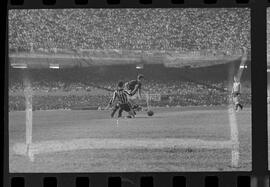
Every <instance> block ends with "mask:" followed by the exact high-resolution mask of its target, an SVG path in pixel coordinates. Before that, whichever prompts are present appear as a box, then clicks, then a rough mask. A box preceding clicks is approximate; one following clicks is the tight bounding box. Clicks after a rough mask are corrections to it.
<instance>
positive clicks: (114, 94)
mask: <svg viewBox="0 0 270 187" xmlns="http://www.w3.org/2000/svg"><path fill="white" fill-rule="evenodd" d="M115 98H116V92H113V97H112V98H111V99H110V102H109V106H112V104H113V102H114V100H115Z"/></svg>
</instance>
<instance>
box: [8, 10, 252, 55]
mask: <svg viewBox="0 0 270 187" xmlns="http://www.w3.org/2000/svg"><path fill="white" fill-rule="evenodd" d="M8 38H9V47H10V50H15V51H16V50H21V51H22V50H24V51H31V50H34V51H39V50H40V51H47V52H56V51H57V49H70V50H78V49H95V50H97V49H102V50H103V49H125V50H136V49H139V50H177V51H181V52H185V51H186V52H190V51H195V52H196V51H197V52H198V51H205V52H206V53H214V54H215V53H225V54H234V53H239V49H242V48H243V47H247V48H248V49H250V11H249V9H232V8H230V9H214V8H212V9H54V10H53V9H50V10H49V9H43V10H11V11H9V37H8Z"/></svg>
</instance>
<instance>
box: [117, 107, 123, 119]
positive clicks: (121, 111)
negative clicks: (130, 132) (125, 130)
mask: <svg viewBox="0 0 270 187" xmlns="http://www.w3.org/2000/svg"><path fill="white" fill-rule="evenodd" d="M123 110H124V109H123V106H122V105H120V109H119V111H118V118H121V117H122V113H123Z"/></svg>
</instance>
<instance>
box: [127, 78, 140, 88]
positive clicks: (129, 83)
mask: <svg viewBox="0 0 270 187" xmlns="http://www.w3.org/2000/svg"><path fill="white" fill-rule="evenodd" d="M136 85H138V86H139V87H138V88H139V89H141V87H142V83H141V82H139V81H137V80H132V81H129V82H127V83H126V87H127V89H128V90H134V89H135V87H136Z"/></svg>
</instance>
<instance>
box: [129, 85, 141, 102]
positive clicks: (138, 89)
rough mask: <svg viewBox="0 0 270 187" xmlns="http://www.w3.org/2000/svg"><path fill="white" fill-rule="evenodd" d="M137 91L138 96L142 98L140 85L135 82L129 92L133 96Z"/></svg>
mask: <svg viewBox="0 0 270 187" xmlns="http://www.w3.org/2000/svg"><path fill="white" fill-rule="evenodd" d="M137 91H138V93H139V97H140V99H141V98H142V94H141V86H140V85H139V84H137V85H136V86H135V88H134V90H133V91H132V92H131V93H130V94H131V96H133V95H134V94H135V93H136V92H137Z"/></svg>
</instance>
